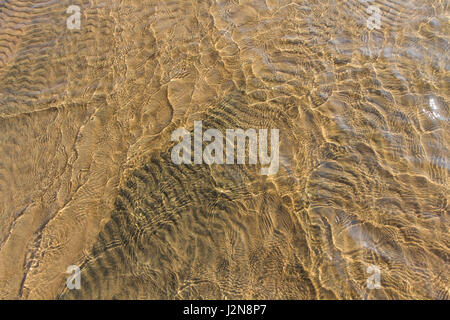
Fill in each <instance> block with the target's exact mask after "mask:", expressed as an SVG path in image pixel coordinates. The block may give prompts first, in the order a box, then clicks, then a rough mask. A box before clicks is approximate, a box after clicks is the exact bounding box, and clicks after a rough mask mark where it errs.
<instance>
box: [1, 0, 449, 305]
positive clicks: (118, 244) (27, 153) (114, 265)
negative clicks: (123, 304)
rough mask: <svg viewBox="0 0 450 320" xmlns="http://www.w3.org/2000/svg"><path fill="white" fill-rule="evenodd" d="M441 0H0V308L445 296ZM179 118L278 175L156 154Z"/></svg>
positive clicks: (444, 5) (445, 77)
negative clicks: (248, 132) (76, 279)
mask: <svg viewBox="0 0 450 320" xmlns="http://www.w3.org/2000/svg"><path fill="white" fill-rule="evenodd" d="M70 5H77V6H79V8H80V14H81V20H80V21H81V28H80V29H68V27H67V23H66V20H67V18H69V16H70V14H68V13H67V12H66V10H67V8H68V7H69V6H70ZM371 5H374V6H376V7H377V8H379V10H380V14H381V21H380V22H381V24H380V29H377V28H375V29H372V30H370V28H369V25H368V24H367V21H368V20H369V19H370V18H371V14H372V13H371V11H370V10H371V9H368V8H369V6H371ZM448 6H449V5H448V1H445V0H374V1H372V2H366V1H363V0H361V1H359V0H347V1H338V0H307V1H306V0H304V1H284V0H278V1H276V0H265V1H261V0H247V1H246V0H241V1H238V0H227V1H182V0H166V1H164V0H160V1H144V0H126V1H125V0H124V1H113V0H109V1H107V0H98V1H95V0H73V1H67V0H63V1H22V0H4V1H0V298H2V299H7V298H9V299H37V298H46V299H55V298H62V299H74V298H75V299H111V298H117V299H135V298H138V299H156V298H162V299H187V298H189V299H199V298H202V299H209V298H215V299H231V298H243V299H269V298H270V299H423V298H424V299H449V296H450V293H449V291H450V285H449V277H450V274H449V257H450V256H449V255H450V249H449V246H450V236H449V220H448V219H449V203H448V202H449V192H448V191H449V184H448V175H449V141H450V140H449V119H450V112H449V106H448V103H449V92H450V91H449V69H450V61H449V58H448V50H449V29H450V23H449V11H450V10H449V7H448ZM195 120H202V121H203V124H204V127H209V128H217V129H219V130H222V131H223V130H226V129H228V128H243V129H247V128H256V129H258V128H278V129H279V130H280V169H279V171H278V173H277V174H275V175H270V176H265V175H261V174H260V171H259V168H258V165H249V164H246V165H206V164H203V165H175V164H174V163H173V162H172V161H171V157H170V150H171V148H172V147H173V145H174V143H173V142H171V134H172V132H173V131H174V130H175V129H177V128H180V127H185V128H187V129H188V130H192V128H193V123H194V121H195ZM70 265H77V266H79V267H80V268H81V289H80V290H76V289H75V290H69V289H67V288H66V279H67V277H68V276H69V274H67V273H66V269H67V268H68V266H70ZM374 268H375V269H374ZM377 268H378V270H379V271H380V273H379V275H380V283H379V288H378V289H377V288H370V286H368V283H367V281H368V280H369V281H372V280H373V279H374V278H372V280H370V279H369V278H370V277H373V276H374V275H375V274H374V273H373V272H374V270H376V269H377ZM371 283H372V282H371Z"/></svg>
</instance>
